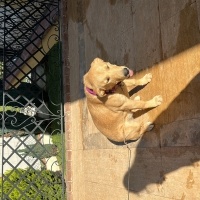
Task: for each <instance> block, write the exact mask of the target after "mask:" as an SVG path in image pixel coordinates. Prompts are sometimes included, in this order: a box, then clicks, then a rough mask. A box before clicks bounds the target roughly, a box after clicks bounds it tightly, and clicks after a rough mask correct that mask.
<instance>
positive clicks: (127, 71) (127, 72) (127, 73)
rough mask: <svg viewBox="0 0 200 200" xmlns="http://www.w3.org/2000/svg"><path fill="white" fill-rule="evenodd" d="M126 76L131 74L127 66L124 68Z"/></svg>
mask: <svg viewBox="0 0 200 200" xmlns="http://www.w3.org/2000/svg"><path fill="white" fill-rule="evenodd" d="M123 70H124V76H128V75H129V70H128V69H127V68H124V69H123Z"/></svg>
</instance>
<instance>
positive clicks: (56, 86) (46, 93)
mask: <svg viewBox="0 0 200 200" xmlns="http://www.w3.org/2000/svg"><path fill="white" fill-rule="evenodd" d="M59 31H60V26H59V0H4V1H1V2H0V72H1V74H0V95H1V97H0V103H1V104H0V123H1V127H2V128H1V131H0V145H1V160H0V167H1V172H0V177H1V178H0V197H1V199H2V200H10V199H11V200H15V199H16V200H18V199H19V200H29V199H34V200H35V199H37V200H40V199H50V200H54V199H59V200H60V199H65V181H64V173H65V168H64V161H65V160H64V158H65V155H64V131H63V127H64V126H63V107H62V106H63V104H62V96H63V95H62V78H61V77H62V76H61V72H62V69H61V68H62V66H61V51H60V49H61V42H60V40H59Z"/></svg>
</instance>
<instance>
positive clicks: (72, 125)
mask: <svg viewBox="0 0 200 200" xmlns="http://www.w3.org/2000/svg"><path fill="white" fill-rule="evenodd" d="M62 11H63V13H62V14H63V15H62V16H63V19H64V20H63V41H64V46H63V47H64V50H63V52H64V53H65V54H64V57H63V59H64V66H65V71H64V78H65V92H66V95H65V102H66V104H65V113H66V120H65V122H66V148H67V149H66V151H67V175H66V179H67V195H68V200H72V199H73V200H90V199H91V200H94V199H96V200H122V199H131V200H135V199H138V200H140V199H141V200H144V199H148V200H162V199H180V200H191V199H192V200H198V199H200V192H199V187H200V179H199V174H200V103H199V101H200V92H199V91H200V44H199V43H200V32H199V31H200V0H196V1H195V0H170V1H167V0H107V1H102V0H68V1H67V3H65V2H64V3H63V7H62ZM66 19H68V20H66ZM66 21H68V28H66V26H67V23H66ZM66 41H67V42H66ZM95 57H101V58H103V59H105V60H108V61H110V62H113V63H116V64H119V65H120V64H125V65H127V66H128V67H130V68H131V69H133V70H135V71H136V72H137V73H136V75H135V77H141V76H143V75H144V74H145V73H147V72H151V73H152V74H153V80H152V82H151V83H150V84H148V85H147V86H146V87H145V88H143V89H142V90H140V91H138V92H137V93H136V94H139V95H140V96H141V98H142V99H145V100H147V99H149V98H151V97H153V96H154V95H157V94H161V95H162V96H163V99H164V103H163V104H162V105H161V106H160V107H158V108H155V109H153V110H150V111H148V112H143V113H137V114H136V116H135V117H136V118H137V119H138V120H139V119H141V118H145V119H149V120H152V121H154V123H155V128H154V129H153V131H151V132H149V133H146V134H145V135H144V136H143V137H142V139H140V140H139V141H137V142H133V143H130V144H129V146H130V149H131V155H130V168H129V153H130V152H129V151H128V149H127V147H126V146H125V145H120V144H114V143H112V142H110V141H109V140H107V138H105V137H104V136H103V135H102V134H100V133H99V131H98V130H97V129H96V128H95V126H94V125H93V122H92V121H91V117H90V115H89V113H88V110H87V107H86V103H85V99H84V93H83V84H82V76H83V74H84V73H85V72H86V71H87V69H88V68H89V66H90V63H91V61H92V60H93V59H94V58H95ZM136 94H133V97H134V96H135V95H136ZM141 114H142V115H141ZM128 180H129V183H130V184H128ZM128 188H129V189H130V192H128Z"/></svg>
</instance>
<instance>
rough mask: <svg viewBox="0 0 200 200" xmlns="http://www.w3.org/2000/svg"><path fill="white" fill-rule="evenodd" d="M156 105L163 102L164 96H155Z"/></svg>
mask: <svg viewBox="0 0 200 200" xmlns="http://www.w3.org/2000/svg"><path fill="white" fill-rule="evenodd" d="M153 101H154V104H155V106H159V105H160V104H161V103H162V102H163V98H162V96H161V95H157V96H155V97H154V98H153Z"/></svg>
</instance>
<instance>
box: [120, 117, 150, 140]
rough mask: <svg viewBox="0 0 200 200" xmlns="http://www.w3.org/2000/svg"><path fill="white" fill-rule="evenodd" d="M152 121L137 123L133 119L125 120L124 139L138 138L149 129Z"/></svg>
mask: <svg viewBox="0 0 200 200" xmlns="http://www.w3.org/2000/svg"><path fill="white" fill-rule="evenodd" d="M153 127H154V125H153V124H152V122H146V123H139V122H135V121H134V120H130V121H127V122H126V123H125V127H124V141H129V140H138V139H139V138H140V137H141V136H142V135H143V134H144V133H145V132H147V131H151V130H152V129H153Z"/></svg>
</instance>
